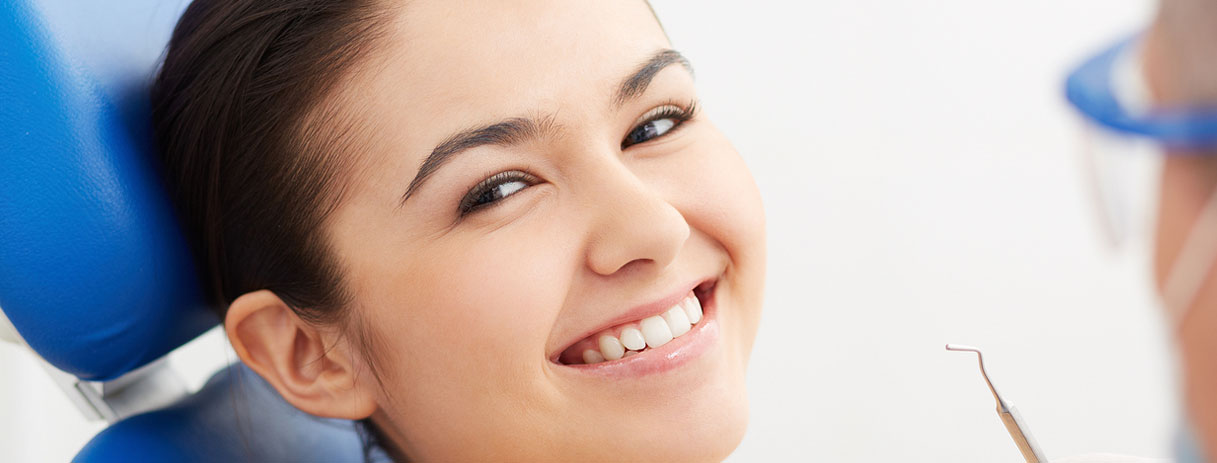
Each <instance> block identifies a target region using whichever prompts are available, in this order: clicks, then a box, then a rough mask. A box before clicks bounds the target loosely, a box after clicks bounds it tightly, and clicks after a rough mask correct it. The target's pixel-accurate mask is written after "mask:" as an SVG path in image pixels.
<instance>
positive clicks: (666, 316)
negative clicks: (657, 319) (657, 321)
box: [663, 305, 692, 338]
mask: <svg viewBox="0 0 1217 463" xmlns="http://www.w3.org/2000/svg"><path fill="white" fill-rule="evenodd" d="M663 320H664V321H666V322H668V329H670V330H672V337H674V338H678V337H680V335H682V334H685V333H688V332H689V328H692V324H691V323H689V316H688V315H686V314H685V309H684V308H682V307H681V306H679V305H677V306H675V307H672V308H671V309H668V311H667V312H664V313H663Z"/></svg>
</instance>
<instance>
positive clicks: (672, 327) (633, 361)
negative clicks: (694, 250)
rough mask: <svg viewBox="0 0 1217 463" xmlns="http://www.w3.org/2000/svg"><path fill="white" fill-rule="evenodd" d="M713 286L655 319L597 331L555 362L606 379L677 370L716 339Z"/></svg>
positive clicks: (699, 290) (693, 292)
mask: <svg viewBox="0 0 1217 463" xmlns="http://www.w3.org/2000/svg"><path fill="white" fill-rule="evenodd" d="M715 286H716V281H714V280H709V281H705V282H702V283H701V284H699V285H698V286H697V287H695V288H694V289H693V290H691V291H689V292H688V293H686V297H684V298H682V299H681V300H679V301H678V302H676V303H674V304H672V305H671V306H670V307H669V308H668V309H667V310H664V311H663V312H662V313H660V314H659V315H651V316H649V317H646V318H642V319H641V320H637V321H632V322H627V323H624V324H619V325H616V326H613V327H611V328H609V329H601V330H598V331H597V332H596V333H595V334H593V335H592V336H589V337H587V338H585V339H583V340H581V341H579V342H576V343H575V344H573V345H571V346H570V347H568V348H566V349H564V350H563V351H562V353H561V354H560V355H559V356H558V358H556V359H554V361H555V362H556V363H559V364H561V365H563V366H566V367H569V368H572V369H576V370H578V371H583V372H588V373H596V374H609V375H622V374H624V375H639V374H649V373H654V372H659V371H666V370H668V369H671V368H675V367H677V366H679V365H680V364H683V363H684V362H685V361H687V360H690V359H692V358H694V357H696V356H697V355H698V354H700V353H701V352H703V351H705V350H706V349H707V348H709V346H711V345H713V343H714V341H715V340H716V339H717V338H718V324H717V323H716V321H715V320H714V308H715V304H714V294H715V291H714V289H715ZM631 312H634V311H631ZM653 312H654V309H652V313H653Z"/></svg>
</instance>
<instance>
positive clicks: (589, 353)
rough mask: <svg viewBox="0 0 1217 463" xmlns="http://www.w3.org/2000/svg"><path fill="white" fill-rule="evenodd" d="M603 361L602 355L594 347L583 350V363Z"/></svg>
mask: <svg viewBox="0 0 1217 463" xmlns="http://www.w3.org/2000/svg"><path fill="white" fill-rule="evenodd" d="M603 361H604V356H603V355H600V353H599V352H596V350H595V349H588V350H585V351H583V363H589V364H590V363H600V362H603Z"/></svg>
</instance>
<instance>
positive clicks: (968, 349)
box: [947, 344, 980, 354]
mask: <svg viewBox="0 0 1217 463" xmlns="http://www.w3.org/2000/svg"><path fill="white" fill-rule="evenodd" d="M947 350H953V351H956V352H976V353H978V354H979V353H980V349H978V348H975V347H972V346H965V345H963V344H947Z"/></svg>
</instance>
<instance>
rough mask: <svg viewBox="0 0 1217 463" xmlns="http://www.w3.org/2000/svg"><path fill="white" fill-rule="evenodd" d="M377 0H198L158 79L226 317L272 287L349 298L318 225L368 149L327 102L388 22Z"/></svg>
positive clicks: (183, 210) (312, 302)
mask: <svg viewBox="0 0 1217 463" xmlns="http://www.w3.org/2000/svg"><path fill="white" fill-rule="evenodd" d="M389 17H390V15H389V14H388V8H386V7H385V6H383V5H380V4H379V2H376V1H374V0H195V1H194V2H193V3H191V5H190V6H189V8H187V9H186V11H185V13H184V14H183V15H182V17H181V19H180V20H179V22H178V25H177V28H176V29H175V30H174V32H173V37H172V39H171V41H170V43H169V48H168V51H167V52H166V55H165V61H164V64H163V65H162V67H161V70H160V73H159V75H158V76H157V79H156V81H155V83H154V85H153V88H152V116H153V121H154V125H155V133H156V137H157V143H158V147H159V149H160V150H159V151H160V153H161V156H162V160H163V166H164V169H165V178H166V181H167V182H168V184H169V189H170V190H171V194H172V195H173V198H174V199H175V201H176V205H177V207H178V212H179V213H180V215H181V216H182V219H183V222H184V225H185V228H186V232H187V235H188V236H189V239H190V241H191V242H192V244H193V246H194V249H195V251H196V255H197V257H198V259H197V260H198V262H199V266H200V270H201V272H200V273H201V275H202V277H203V278H204V280H205V281H204V285H205V286H206V288H207V292H208V294H209V295H210V296H211V302H212V303H213V305H214V306H215V307H216V309H217V311H218V312H219V313H220V315H221V318H222V317H223V315H224V312H225V311H226V308H227V306H228V304H229V303H231V302H232V301H233V300H234V299H235V298H236V297H238V296H240V295H241V294H244V293H246V292H250V291H255V290H259V289H269V290H271V291H273V292H274V293H275V294H276V295H278V296H279V297H280V298H282V299H283V300H284V301H285V302H286V303H287V304H288V305H290V306H291V307H292V309H293V310H295V311H296V312H297V313H298V314H299V315H300V316H301V317H302V318H304V319H306V320H308V321H312V322H336V321H338V320H339V319H340V308H341V307H342V306H343V304H344V302H345V301H346V296H345V294H344V291H343V285H342V280H341V278H340V272H339V271H338V263H337V261H336V259H335V257H334V256H333V255H332V253H331V252H329V249H328V246H327V245H326V241H325V240H324V238H323V236H322V233H321V225H322V223H323V222H324V221H325V219H326V217H327V215H328V214H329V213H330V212H332V210H333V209H334V207H336V205H337V204H338V202H339V201H340V200H341V194H342V188H341V185H340V184H339V181H338V178H339V177H340V176H341V175H342V174H344V173H346V171H348V170H349V168H350V166H351V164H352V163H353V159H354V158H355V157H356V156H357V153H354V152H352V151H353V150H354V148H355V144H353V143H345V142H344V137H339V136H334V135H333V134H339V133H343V132H350V131H351V129H350V127H345V128H344V127H339V126H340V125H342V124H343V121H342V118H341V117H340V116H338V115H337V111H336V110H332V109H327V105H325V102H326V100H327V98H331V97H333V95H332V94H333V93H334V88H335V87H336V86H337V84H338V83H339V82H340V81H341V80H342V79H344V78H345V77H347V76H348V75H349V74H350V73H351V72H353V70H354V68H355V65H356V63H357V62H358V61H359V60H360V59H361V58H362V57H364V56H366V55H367V54H368V52H369V50H370V49H372V48H373V45H374V44H375V43H376V41H377V39H378V38H380V37H381V36H383V35H385V29H386V28H387V27H386V24H387V23H388V18H389Z"/></svg>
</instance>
